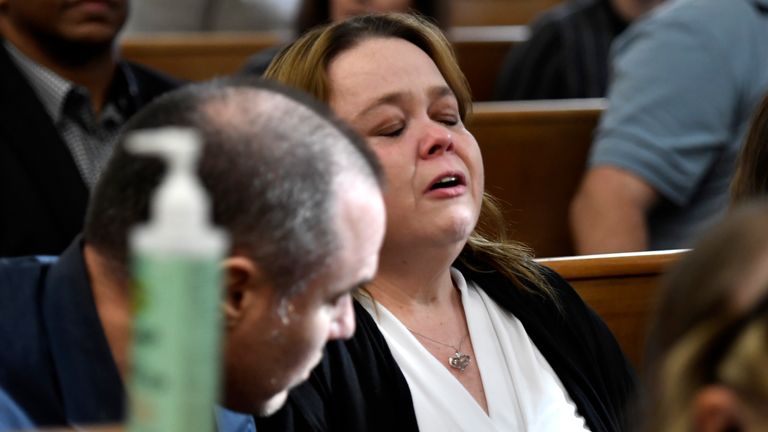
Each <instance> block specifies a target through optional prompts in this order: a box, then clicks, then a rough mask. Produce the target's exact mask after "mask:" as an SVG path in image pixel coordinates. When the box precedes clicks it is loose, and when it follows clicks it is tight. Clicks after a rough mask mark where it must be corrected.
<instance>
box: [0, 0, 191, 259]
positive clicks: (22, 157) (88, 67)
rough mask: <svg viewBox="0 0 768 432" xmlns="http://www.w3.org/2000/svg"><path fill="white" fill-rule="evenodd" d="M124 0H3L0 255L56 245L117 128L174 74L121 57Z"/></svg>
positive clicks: (83, 202) (75, 228)
mask: <svg viewBox="0 0 768 432" xmlns="http://www.w3.org/2000/svg"><path fill="white" fill-rule="evenodd" d="M129 3H130V0H110V1H105V2H99V3H98V4H92V3H91V2H81V1H63V0H35V1H34V2H30V1H28V0H0V77H2V78H0V118H2V121H0V202H2V203H3V206H2V211H0V257H7V256H22V255H38V254H49V255H58V254H60V253H61V252H62V251H63V250H64V249H65V248H66V247H67V245H69V243H70V242H71V241H72V239H74V238H75V236H76V235H77V233H79V232H80V231H81V230H82V229H83V220H84V219H85V210H86V206H87V203H88V196H89V195H90V192H91V190H92V189H93V185H94V184H95V182H96V180H97V179H98V177H99V174H100V173H101V170H102V169H103V168H104V165H105V164H106V162H107V159H108V158H109V155H110V154H111V153H112V150H113V149H114V146H115V142H116V139H117V134H118V131H119V130H120V127H122V125H123V124H124V123H125V122H126V121H127V120H128V118H130V116H132V115H133V114H134V113H135V112H136V111H138V110H139V109H140V108H141V107H142V106H144V105H145V104H147V103H148V102H149V101H151V100H152V99H153V98H155V97H157V96H158V95H160V94H162V93H164V92H166V91H168V90H171V89H173V88H175V87H176V86H177V82H176V81H175V80H172V79H170V78H168V77H166V76H163V75H161V74H158V73H156V72H154V71H151V70H149V69H147V68H144V67H142V66H139V65H136V64H132V63H130V62H125V61H122V60H120V57H119V50H117V49H116V46H115V44H116V41H117V37H118V33H119V32H120V29H121V28H122V26H123V23H124V22H125V19H126V17H127V16H128V9H129V8H130V4H129Z"/></svg>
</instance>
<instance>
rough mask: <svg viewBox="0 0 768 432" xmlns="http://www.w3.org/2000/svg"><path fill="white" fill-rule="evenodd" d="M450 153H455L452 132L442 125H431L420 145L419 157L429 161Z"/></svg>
mask: <svg viewBox="0 0 768 432" xmlns="http://www.w3.org/2000/svg"><path fill="white" fill-rule="evenodd" d="M449 151H453V136H452V135H451V132H450V131H449V130H448V129H447V128H446V127H445V126H443V125H440V124H432V125H429V126H428V127H427V128H426V130H425V131H424V135H423V136H422V137H421V142H420V143H419V156H421V157H422V158H424V159H428V158H432V157H436V156H440V155H442V154H444V153H445V152H449Z"/></svg>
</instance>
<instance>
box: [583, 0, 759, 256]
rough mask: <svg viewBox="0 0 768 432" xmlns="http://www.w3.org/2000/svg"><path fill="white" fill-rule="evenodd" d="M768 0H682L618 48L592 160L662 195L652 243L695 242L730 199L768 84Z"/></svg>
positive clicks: (652, 216) (651, 217) (652, 222)
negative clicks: (627, 174) (754, 115)
mask: <svg viewBox="0 0 768 432" xmlns="http://www.w3.org/2000/svg"><path fill="white" fill-rule="evenodd" d="M766 10H768V0H678V1H673V2H668V3H666V4H664V5H662V6H660V7H659V8H658V9H657V10H656V11H655V12H654V13H652V14H651V15H650V16H649V17H648V18H646V19H642V20H640V21H639V22H637V23H635V24H633V25H632V26H631V27H630V28H629V29H628V30H627V31H626V32H624V33H623V34H622V35H621V37H620V38H619V39H617V40H616V42H615V43H614V46H613V54H614V56H613V59H612V60H613V62H612V73H613V79H612V82H611V84H610V89H609V93H608V109H607V110H606V112H605V114H603V116H602V118H601V120H600V125H599V127H598V129H597V133H596V137H595V142H594V145H593V147H592V154H591V157H590V166H593V167H594V166H598V165H609V166H613V167H617V168H621V169H623V170H625V171H629V172H631V173H633V174H634V175H636V176H638V177H640V178H641V179H643V180H644V181H645V182H646V183H648V184H649V185H651V186H652V187H653V188H654V190H656V191H657V192H658V194H659V196H660V197H661V198H662V200H660V201H661V202H660V203H659V204H658V205H657V206H656V207H655V208H654V209H652V211H651V212H650V213H649V214H648V217H647V223H648V230H649V239H650V249H677V248H683V247H690V246H691V241H692V239H693V238H695V236H696V235H698V233H700V232H702V231H703V230H704V229H705V228H706V227H707V226H709V225H710V224H711V223H712V222H714V221H715V220H716V219H717V218H718V217H719V216H720V215H721V214H722V213H723V211H724V210H725V209H726V208H727V207H728V187H729V184H730V181H731V177H732V175H733V172H734V168H735V166H736V163H735V162H736V157H737V155H738V153H739V150H740V148H741V143H742V140H743V138H744V135H745V132H746V130H747V127H748V125H749V120H750V118H751V116H752V112H753V111H754V109H755V107H756V106H757V104H758V103H759V102H760V100H761V99H762V97H763V95H764V94H765V92H766V91H768V51H766V46H765V41H766V40H767V39H768V16H767V15H766V12H765V11H766Z"/></svg>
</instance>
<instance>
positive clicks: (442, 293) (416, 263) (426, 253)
mask: <svg viewBox="0 0 768 432" xmlns="http://www.w3.org/2000/svg"><path fill="white" fill-rule="evenodd" d="M387 246H388V245H386V244H385V245H384V247H383V248H382V251H381V255H380V261H379V271H378V273H377V275H376V279H374V281H373V282H372V283H371V284H370V286H369V287H368V291H369V292H370V293H371V295H372V296H373V298H374V299H375V300H376V301H377V302H379V303H381V304H382V305H384V306H385V307H386V308H387V309H389V310H390V311H391V312H392V313H394V314H395V315H399V314H398V312H402V311H405V310H420V309H423V308H432V307H435V306H438V307H439V306H441V305H442V306H446V305H448V304H449V303H450V302H451V299H452V297H451V296H452V294H453V293H454V291H455V288H454V286H453V281H452V279H451V270H450V269H451V264H452V263H453V261H454V260H455V259H456V257H457V256H458V254H459V252H461V248H462V247H463V245H456V246H453V247H451V246H445V245H441V246H438V247H421V248H402V247H397V248H392V247H387Z"/></svg>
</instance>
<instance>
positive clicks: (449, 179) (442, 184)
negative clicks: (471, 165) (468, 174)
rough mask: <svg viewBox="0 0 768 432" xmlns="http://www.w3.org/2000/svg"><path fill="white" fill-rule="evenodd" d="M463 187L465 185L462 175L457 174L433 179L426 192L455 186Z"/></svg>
mask: <svg viewBox="0 0 768 432" xmlns="http://www.w3.org/2000/svg"><path fill="white" fill-rule="evenodd" d="M464 185H466V182H465V181H464V176H463V175H461V174H457V173H452V174H444V175H442V176H440V177H438V178H437V179H435V180H434V181H433V182H432V184H430V186H429V188H428V189H427V190H428V191H433V190H438V189H450V188H453V187H456V186H464Z"/></svg>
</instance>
